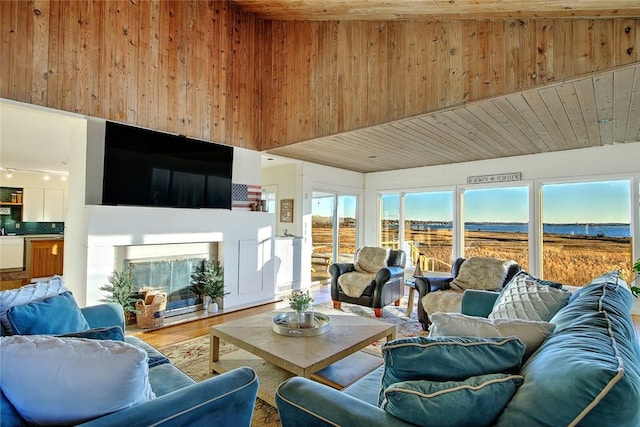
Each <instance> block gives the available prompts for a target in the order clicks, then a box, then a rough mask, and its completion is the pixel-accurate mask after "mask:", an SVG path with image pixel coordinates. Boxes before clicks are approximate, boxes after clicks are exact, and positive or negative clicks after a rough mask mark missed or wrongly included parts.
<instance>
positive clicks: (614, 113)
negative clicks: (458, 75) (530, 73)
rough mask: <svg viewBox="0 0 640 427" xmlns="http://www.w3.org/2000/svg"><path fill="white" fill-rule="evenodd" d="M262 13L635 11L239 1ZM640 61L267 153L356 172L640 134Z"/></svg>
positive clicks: (628, 13) (532, 4)
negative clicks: (639, 62)
mask: <svg viewBox="0 0 640 427" xmlns="http://www.w3.org/2000/svg"><path fill="white" fill-rule="evenodd" d="M233 3H235V4H236V5H238V6H239V7H240V8H242V9H243V10H244V11H246V12H249V13H251V14H253V15H255V16H256V17H258V18H260V19H264V20H338V21H339V20H369V21H373V20H420V19H434V18H437V19H464V18H479V19H492V20H495V19H513V18H525V17H529V18H531V17H569V18H595V17H638V16H640V2H638V1H637V0H633V1H628V0H607V1H602V0H574V1H564V2H558V1H546V0H528V1H516V0H503V1H489V0H487V1H480V2H479V1H477V0H431V1H416V0H403V1H376V0H361V1H356V0H344V1H339V0H325V1H313V0H309V1H300V0H269V1H261V0H234V1H233ZM639 74H640V64H637V63H635V64H632V65H627V66H622V67H617V68H615V69H613V70H607V71H605V72H600V73H595V74H591V75H588V76H584V77H581V78H578V79H573V80H570V81H563V82H556V83H553V84H549V85H545V86H543V87H538V88H535V89H529V90H526V91H523V92H519V93H514V94H509V95H505V96H501V97H496V98H492V99H486V100H481V101H476V102H473V103H468V104H466V105H462V106H456V107H454V108H450V109H445V110H440V111H434V112H430V113H428V114H424V115H419V116H416V117H411V118H407V119H402V120H398V121H394V122H391V123H385V124H381V125H376V126H370V127H366V128H363V129H358V130H354V131H350V132H345V133H341V134H337V135H331V136H326V137H322V138H317V139H312V140H308V141H303V142H298V143H295V144H291V145H287V146H283V147H278V148H272V149H269V150H267V152H268V153H271V154H275V155H280V156H285V157H290V158H293V159H298V160H304V161H309V162H313V163H318V164H323V165H327V166H334V167H338V168H342V169H347V170H352V171H357V172H364V173H367V172H378V171H387V170H397V169H406V168H413V167H420V166H433V165H441V164H450V163H459V162H468V161H474V160H485V159H492V158H500V157H510V156H519V155H526V154H535V153H544V152H551V151H560V150H570V149H577V148H585V147H593V146H600V145H606V144H614V143H628V142H637V141H640V76H639Z"/></svg>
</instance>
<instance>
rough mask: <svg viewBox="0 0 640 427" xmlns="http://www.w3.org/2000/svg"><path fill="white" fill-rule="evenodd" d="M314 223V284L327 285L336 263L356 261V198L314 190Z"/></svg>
mask: <svg viewBox="0 0 640 427" xmlns="http://www.w3.org/2000/svg"><path fill="white" fill-rule="evenodd" d="M312 197H313V200H312V209H311V215H312V222H311V224H312V225H311V239H312V253H311V281H312V282H313V283H326V282H328V280H329V279H330V275H329V266H330V265H331V264H332V263H334V262H353V255H354V253H355V251H356V247H357V245H356V243H357V241H356V240H357V238H356V237H357V197H356V196H354V195H348V194H338V193H330V192H322V191H314V192H313V195H312Z"/></svg>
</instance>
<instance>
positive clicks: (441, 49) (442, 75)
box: [436, 21, 451, 108]
mask: <svg viewBox="0 0 640 427" xmlns="http://www.w3.org/2000/svg"><path fill="white" fill-rule="evenodd" d="M450 24H451V23H450V21H438V22H437V24H436V25H437V26H438V65H437V68H438V80H439V81H440V84H439V85H438V92H437V93H438V106H439V107H440V108H444V107H448V106H449V105H451V104H450V93H451V68H450V66H451V63H450V60H451V53H450V51H449V37H450V32H451V25H450Z"/></svg>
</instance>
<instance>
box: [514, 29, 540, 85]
mask: <svg viewBox="0 0 640 427" xmlns="http://www.w3.org/2000/svg"><path fill="white" fill-rule="evenodd" d="M518 24H519V32H520V51H521V52H522V67H521V69H520V73H519V77H518V83H519V84H518V90H522V89H529V88H532V87H534V86H536V85H537V83H536V80H535V78H534V77H535V76H534V75H535V72H536V59H537V55H536V54H537V46H536V22H535V21H533V20H531V19H521V20H520V21H518Z"/></svg>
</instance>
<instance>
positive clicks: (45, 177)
mask: <svg viewBox="0 0 640 427" xmlns="http://www.w3.org/2000/svg"><path fill="white" fill-rule="evenodd" d="M42 179H44V180H45V181H49V179H51V178H50V177H49V175H44V176H43V177H42Z"/></svg>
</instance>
